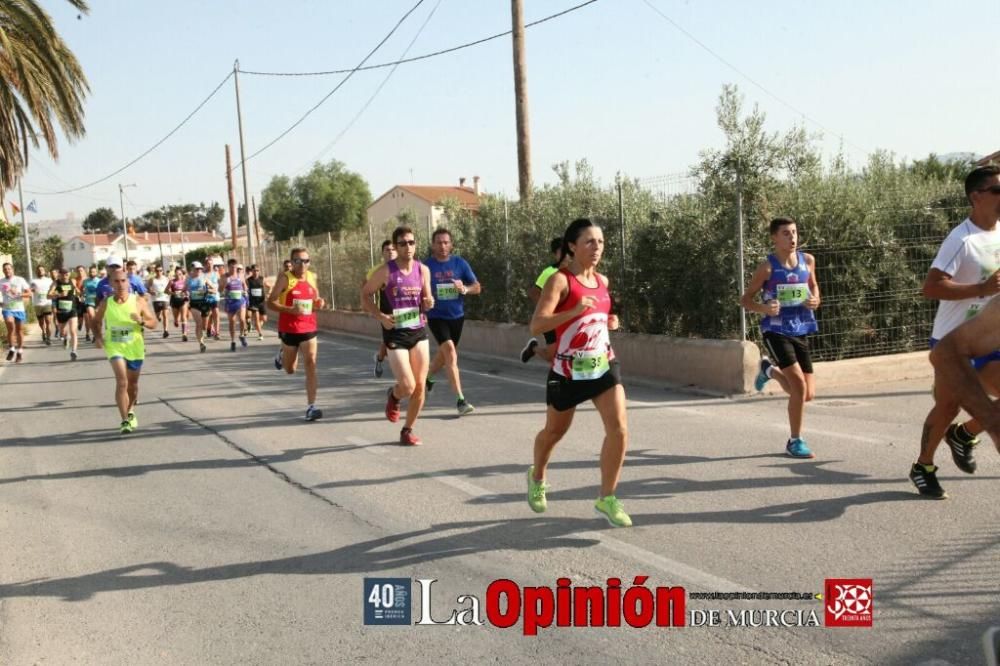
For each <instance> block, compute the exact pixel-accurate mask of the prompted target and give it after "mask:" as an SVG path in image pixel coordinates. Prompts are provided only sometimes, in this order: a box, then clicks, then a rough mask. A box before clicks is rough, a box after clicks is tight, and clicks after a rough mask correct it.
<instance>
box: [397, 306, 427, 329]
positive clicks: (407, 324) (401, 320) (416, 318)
mask: <svg viewBox="0 0 1000 666" xmlns="http://www.w3.org/2000/svg"><path fill="white" fill-rule="evenodd" d="M392 320H393V322H394V323H395V325H396V328H420V308H395V309H393V311H392Z"/></svg>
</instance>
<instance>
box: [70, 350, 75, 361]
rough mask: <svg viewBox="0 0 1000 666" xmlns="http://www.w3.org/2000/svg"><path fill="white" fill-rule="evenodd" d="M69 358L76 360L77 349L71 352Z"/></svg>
mask: <svg viewBox="0 0 1000 666" xmlns="http://www.w3.org/2000/svg"><path fill="white" fill-rule="evenodd" d="M69 360H71V361H75V360H76V352H75V351H71V352H70V353H69Z"/></svg>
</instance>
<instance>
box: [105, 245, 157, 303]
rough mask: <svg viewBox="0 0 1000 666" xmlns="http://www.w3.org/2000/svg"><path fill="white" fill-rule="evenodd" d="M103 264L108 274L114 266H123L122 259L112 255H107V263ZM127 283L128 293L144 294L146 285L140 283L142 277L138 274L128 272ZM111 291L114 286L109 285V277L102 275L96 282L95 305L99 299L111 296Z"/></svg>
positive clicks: (112, 291) (113, 289)
mask: <svg viewBox="0 0 1000 666" xmlns="http://www.w3.org/2000/svg"><path fill="white" fill-rule="evenodd" d="M129 263H131V264H133V266H134V265H135V262H129ZM104 266H105V268H106V269H107V271H108V275H110V274H111V273H113V272H114V269H116V268H124V264H123V263H122V260H121V259H120V258H118V257H114V256H112V257H108V261H107V263H105V264H104ZM128 285H129V293H132V294H139V295H140V296H145V295H146V285H144V284H143V283H142V278H140V277H139V276H138V275H135V274H134V273H129V274H128ZM113 293H115V288H114V287H113V286H112V285H111V279H110V278H109V277H108V276H107V275H105V276H104V277H102V278H101V281H100V282H98V283H97V303H96V305H97V306H100V304H101V301H103V300H104V299H105V298H107V297H108V296H111V295H112V294H113Z"/></svg>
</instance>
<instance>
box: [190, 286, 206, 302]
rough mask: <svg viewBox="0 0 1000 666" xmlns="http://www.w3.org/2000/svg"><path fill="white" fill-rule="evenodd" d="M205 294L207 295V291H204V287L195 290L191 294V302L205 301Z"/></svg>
mask: <svg viewBox="0 0 1000 666" xmlns="http://www.w3.org/2000/svg"><path fill="white" fill-rule="evenodd" d="M206 293H208V290H207V289H205V288H204V287H202V288H201V289H195V290H194V291H192V292H191V300H192V301H203V300H205V294H206Z"/></svg>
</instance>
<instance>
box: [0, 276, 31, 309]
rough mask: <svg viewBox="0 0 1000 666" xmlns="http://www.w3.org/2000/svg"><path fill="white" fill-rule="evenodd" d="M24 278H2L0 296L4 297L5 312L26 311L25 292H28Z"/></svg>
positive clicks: (0, 279) (0, 280)
mask: <svg viewBox="0 0 1000 666" xmlns="http://www.w3.org/2000/svg"><path fill="white" fill-rule="evenodd" d="M28 290H29V287H28V283H27V282H25V281H24V278H22V277H18V276H16V275H15V276H13V277H9V278H6V277H5V278H0V296H3V309H4V310H24V292H26V291H28Z"/></svg>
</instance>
